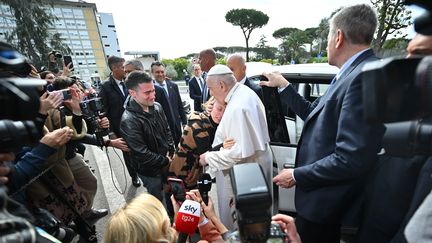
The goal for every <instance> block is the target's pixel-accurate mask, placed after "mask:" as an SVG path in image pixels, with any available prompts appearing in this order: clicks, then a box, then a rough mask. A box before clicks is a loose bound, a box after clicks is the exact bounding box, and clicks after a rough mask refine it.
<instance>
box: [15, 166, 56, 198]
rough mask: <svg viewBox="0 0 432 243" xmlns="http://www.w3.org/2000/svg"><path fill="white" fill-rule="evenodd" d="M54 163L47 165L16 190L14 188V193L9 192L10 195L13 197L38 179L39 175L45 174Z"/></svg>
mask: <svg viewBox="0 0 432 243" xmlns="http://www.w3.org/2000/svg"><path fill="white" fill-rule="evenodd" d="M54 165H55V163H54V164H52V165H50V166H48V167H47V168H46V169H45V170H43V171H42V172H41V173H39V174H38V175H37V176H35V177H33V178H32V179H31V180H30V181H29V182H27V183H26V184H25V185H23V186H21V187H20V188H19V189H18V190H16V191H15V192H14V193H12V194H11V197H14V196H15V195H17V194H18V193H20V192H21V191H23V190H24V189H26V188H27V187H28V186H30V185H31V184H32V183H33V182H35V181H36V180H38V179H39V178H40V177H41V176H43V175H45V174H46V173H47V172H48V171H49V170H51V168H52V167H54Z"/></svg>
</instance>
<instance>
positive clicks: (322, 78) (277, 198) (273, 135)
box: [247, 63, 339, 215]
mask: <svg viewBox="0 0 432 243" xmlns="http://www.w3.org/2000/svg"><path fill="white" fill-rule="evenodd" d="M338 70H339V69H338V68H336V67H334V66H330V65H328V64H326V63H319V64H296V65H283V66H272V65H270V64H267V63H264V64H259V63H253V64H250V63H247V76H248V77H249V79H251V80H253V81H255V82H259V78H260V75H261V74H262V73H263V72H272V71H279V72H280V73H281V74H282V75H283V76H284V78H286V79H287V80H288V81H289V82H290V83H291V84H292V85H294V87H295V89H296V90H297V91H298V93H299V94H300V95H302V96H303V97H304V98H305V99H306V100H308V101H311V102H313V101H314V100H315V99H317V98H318V97H320V96H322V95H323V94H324V93H325V91H326V90H327V88H328V86H329V84H330V82H331V80H332V79H333V77H334V76H335V75H336V73H337V72H338ZM263 94H264V106H265V108H266V116H267V123H268V128H269V134H270V140H271V142H270V145H271V149H272V152H273V158H274V160H273V167H274V174H275V175H276V174H277V173H278V172H279V171H280V170H282V169H283V168H284V166H285V168H287V167H288V168H293V167H294V163H295V156H296V149H297V143H298V140H299V138H300V135H301V131H302V129H303V120H301V119H300V117H298V116H296V115H295V113H294V111H292V110H291V109H290V107H288V106H287V105H285V104H283V103H282V102H281V101H280V99H279V93H278V91H277V89H276V88H268V87H263ZM294 191H295V190H294V188H290V189H284V188H279V187H276V186H275V187H274V188H273V194H274V203H273V205H274V211H275V212H277V211H279V212H283V213H287V214H291V215H295V212H296V210H295V205H294Z"/></svg>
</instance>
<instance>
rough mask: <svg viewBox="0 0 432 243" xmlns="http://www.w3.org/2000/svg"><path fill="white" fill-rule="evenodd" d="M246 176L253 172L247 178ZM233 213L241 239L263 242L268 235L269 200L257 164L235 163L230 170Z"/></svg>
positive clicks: (267, 189)
mask: <svg viewBox="0 0 432 243" xmlns="http://www.w3.org/2000/svg"><path fill="white" fill-rule="evenodd" d="M250 175H255V177H254V180H250ZM230 177H231V185H232V188H233V192H234V199H235V208H236V212H235V215H236V217H237V224H238V228H239V233H240V238H241V241H242V242H265V241H266V240H267V239H268V238H269V236H270V229H271V227H270V223H271V205H272V199H271V194H270V191H269V188H268V185H267V183H266V181H265V178H264V174H263V172H262V169H261V167H260V166H259V165H258V163H245V164H238V165H235V166H234V167H232V168H231V169H230Z"/></svg>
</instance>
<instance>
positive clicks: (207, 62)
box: [199, 48, 216, 103]
mask: <svg viewBox="0 0 432 243" xmlns="http://www.w3.org/2000/svg"><path fill="white" fill-rule="evenodd" d="M199 64H200V65H201V70H202V71H203V74H202V77H203V79H204V87H203V89H202V103H205V102H207V100H209V98H210V96H211V94H210V90H209V89H208V87H207V84H206V82H205V81H206V79H207V73H208V71H209V70H210V68H212V67H213V66H214V65H216V52H215V51H214V50H213V49H212V48H210V49H205V50H202V51H201V52H200V54H199Z"/></svg>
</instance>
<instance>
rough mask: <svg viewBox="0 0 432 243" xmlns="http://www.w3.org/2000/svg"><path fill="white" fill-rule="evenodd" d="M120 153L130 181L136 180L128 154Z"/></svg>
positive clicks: (136, 175)
mask: <svg viewBox="0 0 432 243" xmlns="http://www.w3.org/2000/svg"><path fill="white" fill-rule="evenodd" d="M122 152H123V159H124V161H125V164H126V168H127V170H128V172H129V175H130V177H131V178H132V179H135V178H137V177H138V174H137V173H136V171H135V167H134V166H133V165H132V162H131V159H130V155H129V153H128V152H124V151H122Z"/></svg>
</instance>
